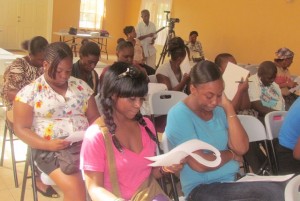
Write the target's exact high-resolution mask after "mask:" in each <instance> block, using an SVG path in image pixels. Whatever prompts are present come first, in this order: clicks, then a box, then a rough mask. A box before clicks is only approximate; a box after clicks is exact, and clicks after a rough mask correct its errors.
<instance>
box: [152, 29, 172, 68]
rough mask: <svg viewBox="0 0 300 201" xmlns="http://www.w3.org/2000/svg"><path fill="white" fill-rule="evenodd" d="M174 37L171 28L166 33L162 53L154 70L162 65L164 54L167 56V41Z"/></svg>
mask: <svg viewBox="0 0 300 201" xmlns="http://www.w3.org/2000/svg"><path fill="white" fill-rule="evenodd" d="M174 37H175V31H174V30H173V28H171V29H169V32H168V35H167V38H166V41H165V44H164V47H163V49H162V51H161V53H160V58H159V60H158V63H157V65H156V68H158V67H159V65H160V64H161V63H164V60H165V57H166V54H167V52H168V49H169V48H168V43H169V40H171V39H172V38H174Z"/></svg>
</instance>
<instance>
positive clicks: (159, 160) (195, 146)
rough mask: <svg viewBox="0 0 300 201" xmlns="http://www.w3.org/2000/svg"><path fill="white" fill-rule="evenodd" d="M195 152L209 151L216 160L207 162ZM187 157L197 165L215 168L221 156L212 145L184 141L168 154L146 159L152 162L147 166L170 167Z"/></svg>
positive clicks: (197, 141) (198, 141) (199, 141)
mask: <svg viewBox="0 0 300 201" xmlns="http://www.w3.org/2000/svg"><path fill="white" fill-rule="evenodd" d="M197 150H208V151H211V152H213V153H214V154H215V156H216V159H215V160H214V161H208V160H206V159H204V158H202V157H201V156H199V155H198V154H194V153H193V152H194V151H197ZM189 155H190V156H191V157H193V158H194V159H196V160H197V161H198V162H199V163H201V164H203V165H205V166H207V167H216V166H218V165H219V164H220V163H221V156H220V152H219V150H217V149H216V148H215V147H213V146H212V145H210V144H207V143H206V142H203V141H201V140H197V139H193V140H189V141H186V142H184V143H182V144H180V145H178V146H177V147H175V148H174V149H172V150H171V151H169V152H168V153H165V154H161V155H158V156H153V157H146V158H147V159H149V160H151V161H154V162H153V163H151V164H149V166H153V167H156V166H171V165H173V164H179V163H180V161H181V160H182V159H184V158H185V157H187V156H189Z"/></svg>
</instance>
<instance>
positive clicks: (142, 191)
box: [95, 117, 171, 201]
mask: <svg viewBox="0 0 300 201" xmlns="http://www.w3.org/2000/svg"><path fill="white" fill-rule="evenodd" d="M95 123H96V124H98V126H99V128H100V129H101V131H102V133H103V137H104V141H105V148H106V153H107V159H108V168H109V176H110V181H111V183H112V188H113V189H112V191H113V192H112V193H113V194H114V195H116V196H118V197H120V196H121V193H120V188H119V183H118V179H117V171H116V162H115V157H114V152H113V148H112V140H111V137H110V136H109V131H108V129H107V127H106V126H105V123H104V119H103V117H100V118H98V119H97V120H96V121H95ZM156 196H164V197H165V200H168V201H171V199H170V198H169V197H168V196H167V195H166V194H165V192H164V191H163V190H162V189H161V187H160V185H159V184H158V182H157V181H156V179H155V178H154V177H153V176H152V175H150V176H149V178H148V179H146V181H144V182H143V183H142V184H141V185H140V186H139V188H138V189H137V191H136V192H135V193H134V195H133V196H132V198H131V199H130V200H131V201H152V200H153V198H155V197H156Z"/></svg>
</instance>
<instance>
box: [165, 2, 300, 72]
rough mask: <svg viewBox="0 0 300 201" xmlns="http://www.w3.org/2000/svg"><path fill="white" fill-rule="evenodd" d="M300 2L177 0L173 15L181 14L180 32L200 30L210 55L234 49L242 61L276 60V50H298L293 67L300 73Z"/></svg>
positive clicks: (292, 68)
mask: <svg viewBox="0 0 300 201" xmlns="http://www.w3.org/2000/svg"><path fill="white" fill-rule="evenodd" d="M299 10H300V2H299V1H296V0H289V1H288V0H263V1H262V0H225V1H222V0H187V1H182V0H173V6H172V12H171V16H172V17H177V18H180V23H177V24H176V25H175V32H176V35H178V36H181V37H183V38H184V39H187V38H188V34H189V32H190V31H191V30H197V31H198V32H199V37H198V39H199V40H200V41H201V42H202V45H203V48H204V51H205V53H206V57H207V58H208V59H210V60H213V59H214V58H215V56H216V55H217V54H218V53H221V52H229V53H232V54H233V55H234V56H235V57H236V59H237V61H238V62H239V63H251V64H257V63H261V62H262V61H264V60H273V58H274V52H275V51H276V50H277V49H278V48H280V47H284V46H286V47H288V48H290V49H291V50H293V51H294V52H295V54H296V55H295V58H294V63H293V64H292V66H291V68H290V70H291V72H292V73H293V74H298V75H300V46H299V42H300V41H299V40H300V37H299V36H300V29H299V20H300V14H299Z"/></svg>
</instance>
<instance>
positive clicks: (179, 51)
mask: <svg viewBox="0 0 300 201" xmlns="http://www.w3.org/2000/svg"><path fill="white" fill-rule="evenodd" d="M188 51H189V50H188V47H187V46H186V45H185V44H184V41H183V40H182V38H180V37H174V38H171V39H170V40H169V42H168V53H169V55H171V59H172V60H176V59H177V58H179V57H185V56H186V53H187V52H188Z"/></svg>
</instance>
